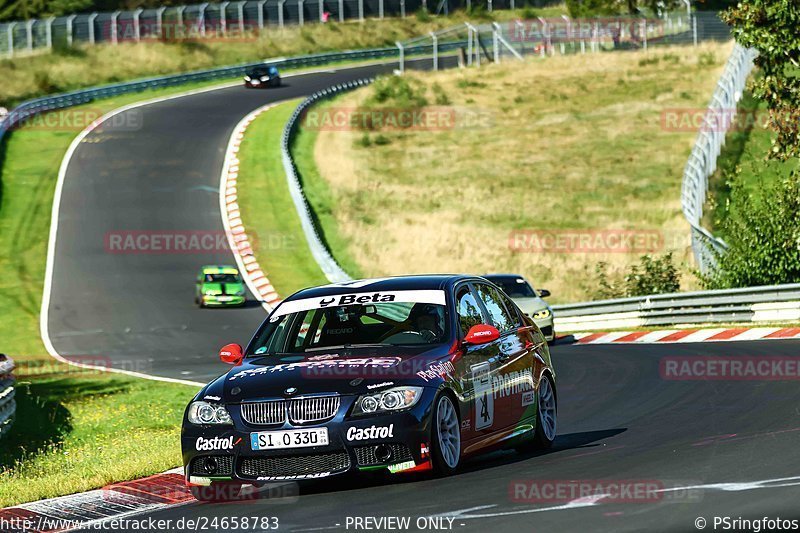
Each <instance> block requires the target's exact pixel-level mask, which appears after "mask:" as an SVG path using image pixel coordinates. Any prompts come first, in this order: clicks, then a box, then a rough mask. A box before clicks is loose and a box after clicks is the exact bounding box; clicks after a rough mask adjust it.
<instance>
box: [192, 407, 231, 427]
mask: <svg viewBox="0 0 800 533" xmlns="http://www.w3.org/2000/svg"><path fill="white" fill-rule="evenodd" d="M189 422H191V423H192V424H233V420H231V415H230V414H229V413H228V410H227V409H225V406H224V405H216V404H213V403H208V402H192V403H191V405H189Z"/></svg>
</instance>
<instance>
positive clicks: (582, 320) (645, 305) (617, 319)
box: [553, 283, 800, 333]
mask: <svg viewBox="0 0 800 533" xmlns="http://www.w3.org/2000/svg"><path fill="white" fill-rule="evenodd" d="M553 316H554V317H555V328H556V331H558V332H560V333H561V332H569V331H591V330H601V329H617V328H638V327H645V326H665V325H685V324H720V323H775V322H784V321H795V322H797V321H800V283H796V284H790V285H769V286H761V287H747V288H743V289H727V290H716V291H696V292H685V293H674V294H657V295H652V296H641V297H634V298H620V299H615V300H599V301H596V302H585V303H576V304H567V305H555V306H553Z"/></svg>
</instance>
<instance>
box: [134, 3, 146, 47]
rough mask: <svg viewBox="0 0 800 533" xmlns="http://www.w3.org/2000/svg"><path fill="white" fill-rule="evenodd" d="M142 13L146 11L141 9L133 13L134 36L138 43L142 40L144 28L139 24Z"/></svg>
mask: <svg viewBox="0 0 800 533" xmlns="http://www.w3.org/2000/svg"><path fill="white" fill-rule="evenodd" d="M142 11H144V9H142V8H141V7H140V8H139V9H137V10H136V11H134V12H133V36H134V39H136V42H137V43H138V42H139V41H141V40H142V27H141V25H140V24H139V21H140V17H141V16H142Z"/></svg>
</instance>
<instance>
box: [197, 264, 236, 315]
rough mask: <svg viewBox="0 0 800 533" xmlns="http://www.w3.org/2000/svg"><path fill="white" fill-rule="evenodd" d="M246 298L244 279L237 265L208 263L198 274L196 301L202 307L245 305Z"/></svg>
mask: <svg viewBox="0 0 800 533" xmlns="http://www.w3.org/2000/svg"><path fill="white" fill-rule="evenodd" d="M246 299H247V293H246V291H245V288H244V281H242V276H240V275H239V270H238V269H237V268H236V267H232V266H226V265H221V266H219V265H207V266H204V267H202V268H201V269H200V272H199V273H198V274H197V282H196V283H195V293H194V303H196V304H197V305H199V306H200V307H224V306H237V305H244V303H245V300H246Z"/></svg>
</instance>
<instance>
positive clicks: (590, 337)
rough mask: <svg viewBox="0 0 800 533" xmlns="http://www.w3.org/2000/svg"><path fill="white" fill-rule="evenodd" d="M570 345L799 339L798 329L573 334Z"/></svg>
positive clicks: (712, 329) (673, 330)
mask: <svg viewBox="0 0 800 533" xmlns="http://www.w3.org/2000/svg"><path fill="white" fill-rule="evenodd" d="M571 336H572V338H573V339H574V344H664V343H674V342H681V343H688V342H730V341H756V340H778V339H800V328H744V327H743V328H709V329H666V330H660V331H614V332H597V333H575V334H573V335H571Z"/></svg>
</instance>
